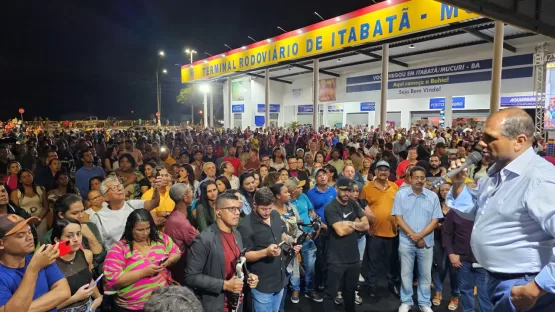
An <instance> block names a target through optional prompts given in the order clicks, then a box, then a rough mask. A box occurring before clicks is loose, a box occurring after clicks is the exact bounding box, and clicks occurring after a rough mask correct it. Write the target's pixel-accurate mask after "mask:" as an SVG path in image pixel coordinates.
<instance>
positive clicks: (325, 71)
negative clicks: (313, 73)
mask: <svg viewBox="0 0 555 312" xmlns="http://www.w3.org/2000/svg"><path fill="white" fill-rule="evenodd" d="M291 66H293V67H297V68H302V69H305V70H313V69H312V67H309V66H305V65H300V64H291ZM318 72H319V73H321V74H325V75H329V76H333V77H341V75H339V74H336V73H334V72H330V71H327V70H325V69H318Z"/></svg>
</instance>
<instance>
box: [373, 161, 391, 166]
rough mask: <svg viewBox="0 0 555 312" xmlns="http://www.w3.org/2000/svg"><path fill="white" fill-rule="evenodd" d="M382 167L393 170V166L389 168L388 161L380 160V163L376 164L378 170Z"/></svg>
mask: <svg viewBox="0 0 555 312" xmlns="http://www.w3.org/2000/svg"><path fill="white" fill-rule="evenodd" d="M380 167H387V168H391V166H389V163H388V162H387V161H384V160H380V161H378V163H377V164H376V168H380Z"/></svg>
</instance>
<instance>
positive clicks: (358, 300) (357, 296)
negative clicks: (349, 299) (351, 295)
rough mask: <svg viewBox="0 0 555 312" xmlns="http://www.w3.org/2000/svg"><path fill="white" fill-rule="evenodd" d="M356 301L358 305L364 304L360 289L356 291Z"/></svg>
mask: <svg viewBox="0 0 555 312" xmlns="http://www.w3.org/2000/svg"><path fill="white" fill-rule="evenodd" d="M355 303H356V304H357V305H361V304H362V298H361V297H360V296H359V295H358V291H355Z"/></svg>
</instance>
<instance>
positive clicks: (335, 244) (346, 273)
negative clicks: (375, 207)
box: [323, 177, 369, 312]
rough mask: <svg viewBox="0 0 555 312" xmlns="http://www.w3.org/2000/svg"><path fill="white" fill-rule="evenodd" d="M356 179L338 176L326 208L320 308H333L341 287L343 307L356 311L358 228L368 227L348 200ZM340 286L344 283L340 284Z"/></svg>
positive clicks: (362, 213) (363, 216) (365, 229)
mask: <svg viewBox="0 0 555 312" xmlns="http://www.w3.org/2000/svg"><path fill="white" fill-rule="evenodd" d="M354 184H355V182H354V181H353V180H351V179H349V178H346V177H340V178H339V179H338V180H337V183H336V184H335V188H336V191H337V196H336V198H335V199H333V200H332V201H331V202H330V203H329V204H328V205H327V206H326V208H325V210H324V214H325V216H326V220H327V222H328V232H329V239H328V242H327V248H326V263H327V265H328V272H327V277H326V286H325V288H324V296H323V297H324V304H323V311H324V312H328V311H329V312H331V311H334V310H335V307H334V304H333V300H334V298H335V296H336V295H337V291H338V290H339V289H340V288H342V295H343V299H344V305H345V311H347V312H354V311H355V290H356V286H357V282H358V277H359V274H360V253H359V250H358V235H357V232H366V231H368V229H369V225H368V219H367V218H366V216H365V214H364V212H363V211H362V209H361V208H360V206H359V205H358V204H357V203H355V202H354V201H352V200H351V195H352V192H353V185H354ZM341 286H343V287H341Z"/></svg>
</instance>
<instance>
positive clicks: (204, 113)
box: [202, 91, 210, 128]
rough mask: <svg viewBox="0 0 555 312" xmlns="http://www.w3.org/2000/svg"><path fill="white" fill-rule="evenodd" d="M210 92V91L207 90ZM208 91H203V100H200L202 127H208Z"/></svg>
mask: <svg viewBox="0 0 555 312" xmlns="http://www.w3.org/2000/svg"><path fill="white" fill-rule="evenodd" d="M208 92H210V91H208ZM208 92H204V101H203V102H202V105H203V109H202V116H203V117H204V119H203V121H204V124H203V126H204V128H206V127H208Z"/></svg>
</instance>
